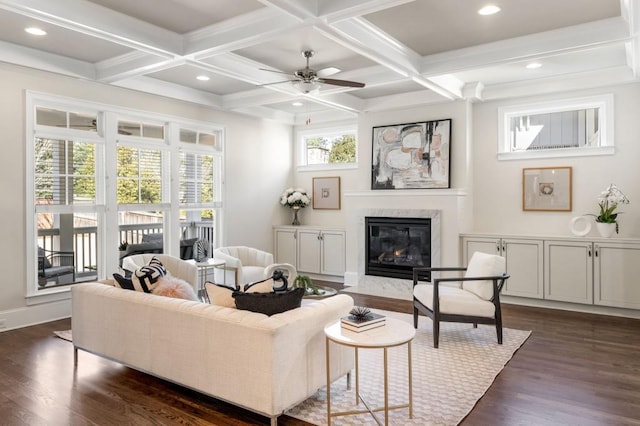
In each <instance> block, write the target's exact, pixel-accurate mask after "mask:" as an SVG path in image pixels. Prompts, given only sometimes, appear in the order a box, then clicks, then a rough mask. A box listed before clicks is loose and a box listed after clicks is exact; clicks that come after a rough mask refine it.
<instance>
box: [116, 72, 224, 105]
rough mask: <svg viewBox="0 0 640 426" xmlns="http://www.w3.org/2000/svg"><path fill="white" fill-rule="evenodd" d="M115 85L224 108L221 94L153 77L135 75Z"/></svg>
mask: <svg viewBox="0 0 640 426" xmlns="http://www.w3.org/2000/svg"><path fill="white" fill-rule="evenodd" d="M112 84H113V85H114V86H118V87H125V88H127V89H132V90H137V91H139V92H145V93H151V94H154V95H158V96H164V97H167V98H172V99H179V100H182V101H186V102H191V103H195V104H198V105H204V106H208V107H211V108H215V109H218V110H223V109H224V108H223V106H224V105H223V101H222V97H221V96H220V95H216V94H213V93H208V92H204V91H202V90H196V89H191V88H189V87H185V86H181V85H179V84H173V83H169V82H166V81H161V80H158V79H155V78H151V77H135V78H130V79H127V80H121V81H118V82H115V83H112Z"/></svg>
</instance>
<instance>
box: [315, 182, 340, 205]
mask: <svg viewBox="0 0 640 426" xmlns="http://www.w3.org/2000/svg"><path fill="white" fill-rule="evenodd" d="M312 200H313V208H314V209H324V210H340V177H339V176H331V177H316V178H313V196H312Z"/></svg>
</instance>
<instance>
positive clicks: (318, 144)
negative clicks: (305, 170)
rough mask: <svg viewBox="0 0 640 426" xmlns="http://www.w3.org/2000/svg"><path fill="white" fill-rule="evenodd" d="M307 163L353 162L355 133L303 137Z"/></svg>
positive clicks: (354, 156)
mask: <svg viewBox="0 0 640 426" xmlns="http://www.w3.org/2000/svg"><path fill="white" fill-rule="evenodd" d="M304 141H305V146H306V149H307V158H306V160H307V164H308V165H312V164H333V163H355V161H356V137H355V134H352V133H348V134H341V135H328V136H313V137H307V138H305V139H304Z"/></svg>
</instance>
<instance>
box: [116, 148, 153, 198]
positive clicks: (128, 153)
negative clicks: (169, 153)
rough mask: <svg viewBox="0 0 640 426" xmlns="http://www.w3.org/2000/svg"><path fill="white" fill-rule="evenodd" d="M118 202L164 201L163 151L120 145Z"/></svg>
mask: <svg viewBox="0 0 640 426" xmlns="http://www.w3.org/2000/svg"><path fill="white" fill-rule="evenodd" d="M117 169H118V171H117V174H118V183H117V186H118V203H120V204H131V203H161V202H162V152H161V151H160V150H151V149H139V148H133V147H127V146H119V147H118V164H117Z"/></svg>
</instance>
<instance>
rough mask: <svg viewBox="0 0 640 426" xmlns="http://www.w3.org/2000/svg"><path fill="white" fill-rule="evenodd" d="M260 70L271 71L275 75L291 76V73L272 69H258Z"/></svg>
mask: <svg viewBox="0 0 640 426" xmlns="http://www.w3.org/2000/svg"><path fill="white" fill-rule="evenodd" d="M258 69H259V70H260V71H269V72H275V73H278V74H287V75H291V73H290V72H284V71H278V70H270V69H267V68H258Z"/></svg>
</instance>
